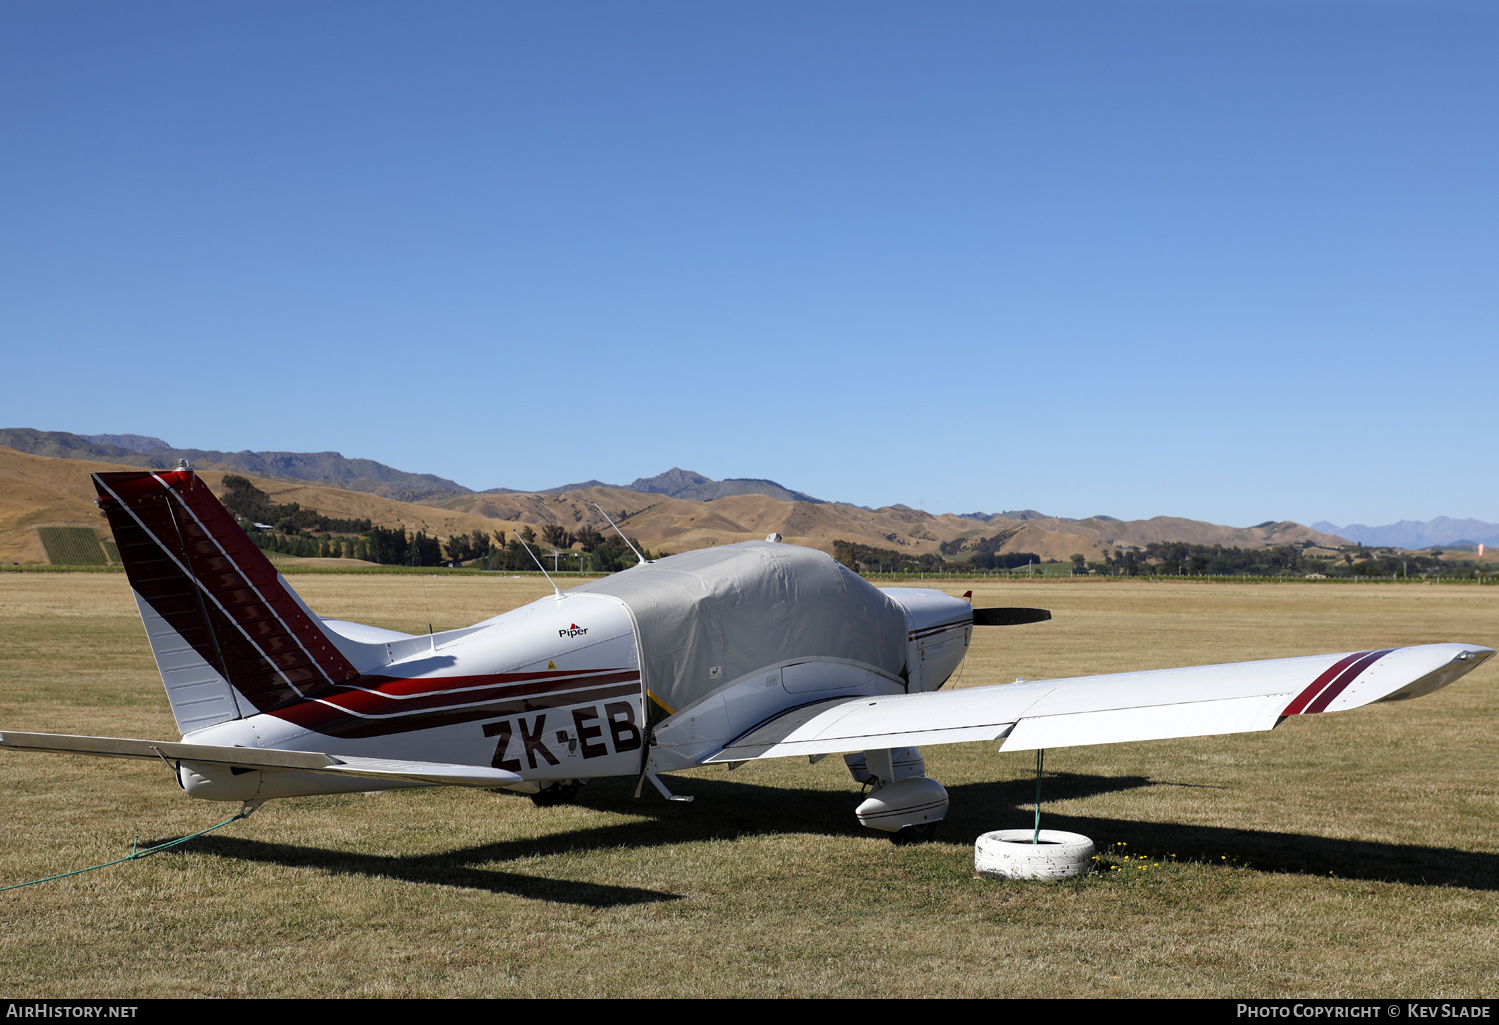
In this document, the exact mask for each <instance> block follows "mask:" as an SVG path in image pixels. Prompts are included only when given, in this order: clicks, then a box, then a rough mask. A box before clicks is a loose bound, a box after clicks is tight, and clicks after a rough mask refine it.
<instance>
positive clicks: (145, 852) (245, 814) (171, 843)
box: [0, 808, 254, 891]
mask: <svg viewBox="0 0 1499 1025" xmlns="http://www.w3.org/2000/svg"><path fill="white" fill-rule="evenodd" d="M250 811H254V809H253V808H252V809H250ZM249 817H250V812H249V811H241V812H240V813H239V814H238V815H232V816H230V817H229V818H227V819H225V820H224V821H223V822H220V823H218V824H217V825H213V826H209V827H208V828H207V829H200V830H199V831H198V832H196V833H190V834H188V835H187V836H179V837H178V838H177V839H175V840H168V841H167V842H166V843H159V844H157V845H156V846H155V847H143V848H140V849H136V846H135V841H133V840H132V841H131V842H130V847H131V851H130V853H129V854H128V855H126V856H125V857H123V858H118V859H116V860H114V861H106V862H105V863H104V864H102V865H90V866H89V867H88V868H78V869H74V870H73V871H71V872H62V873H59V874H58V875H55V876H47V877H46V878H45V879H33V880H31V882H29V883H11V884H10V885H9V886H0V891H3V890H14V889H18V888H19V887H22V886H35V885H36V884H37V883H50V882H51V881H52V880H54V879H66V878H67V877H68V876H76V875H79V874H81V873H84V872H92V871H94V870H95V869H97V868H108V867H109V866H111V865H119V864H123V863H124V862H127V861H139V860H140V859H141V858H149V857H150V856H151V855H153V854H160V853H161V852H162V851H164V850H167V849H169V848H172V847H178V846H180V845H182V844H185V843H187V842H188V841H189V840H194V839H196V838H198V837H200V836H202V835H203V834H204V833H212V832H213V831H214V830H215V829H223V828H224V827H225V826H227V825H229V823H231V822H236V821H238V820H239V819H247V818H249Z"/></svg>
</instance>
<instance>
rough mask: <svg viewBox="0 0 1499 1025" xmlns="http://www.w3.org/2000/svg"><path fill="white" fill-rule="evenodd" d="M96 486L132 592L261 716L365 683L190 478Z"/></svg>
mask: <svg viewBox="0 0 1499 1025" xmlns="http://www.w3.org/2000/svg"><path fill="white" fill-rule="evenodd" d="M93 477H94V487H95V489H96V490H97V491H98V492H99V505H100V506H101V507H102V508H103V509H104V512H105V515H106V516H108V518H109V525H110V528H111V529H112V530H113V531H114V535H115V542H116V544H117V545H118V546H119V550H120V559H121V561H122V562H123V563H124V564H125V572H126V575H127V576H128V577H129V578H130V586H131V587H132V588H133V589H134V590H135V592H136V593H137V594H139V595H140V596H141V598H142V600H144V601H145V602H146V603H147V604H149V605H150V606H151V607H152V608H153V609H155V610H156V612H157V613H159V614H160V615H161V616H162V618H164V619H165V620H166V621H167V622H168V623H169V624H171V626H172V628H173V629H174V630H176V631H177V632H178V633H179V634H180V635H181V636H182V638H183V639H184V640H185V641H187V642H188V643H189V644H191V645H192V647H193V649H194V650H195V651H196V652H197V653H198V655H199V656H200V657H201V658H202V659H203V660H204V661H205V662H207V663H208V664H209V665H210V666H213V667H214V668H215V669H216V670H218V671H219V672H220V673H221V674H222V675H223V676H224V678H225V679H227V680H228V681H229V682H230V683H231V684H233V685H234V687H235V688H236V689H237V690H238V691H239V692H240V693H241V694H243V695H245V696H246V697H247V698H249V700H250V701H251V703H252V704H254V705H255V707H256V709H258V710H259V711H262V712H270V711H274V710H277V709H281V708H285V707H287V706H288V705H291V704H294V703H296V702H297V701H300V700H302V699H304V698H307V697H313V696H316V695H318V694H321V693H325V692H327V691H329V690H331V689H332V688H333V687H334V686H335V685H336V684H339V683H347V682H349V681H351V680H353V679H355V678H356V677H357V676H358V675H359V674H358V672H357V671H356V670H355V669H354V667H353V666H352V665H351V664H350V663H349V661H348V660H347V659H346V658H344V656H343V654H342V653H341V652H339V651H338V649H337V648H335V647H334V646H333V643H332V642H331V641H330V640H329V639H328V636H327V635H326V634H325V633H324V632H323V630H322V627H321V625H319V624H318V623H316V622H315V621H314V620H313V619H312V618H311V617H309V616H308V615H307V613H305V612H303V611H302V608H301V606H300V605H298V604H297V601H296V599H295V598H293V597H292V595H291V593H290V592H289V591H288V590H287V589H286V587H285V586H284V585H283V584H282V582H281V580H280V577H279V575H278V574H277V573H276V569H275V567H274V566H272V565H271V562H270V560H269V559H267V558H266V557H265V555H264V553H262V552H261V551H260V549H258V548H256V547H255V545H254V544H253V543H252V542H251V541H250V539H249V537H248V536H246V534H245V532H244V531H243V530H241V529H240V527H239V524H237V523H236V522H235V521H234V517H233V516H231V515H230V514H229V511H228V510H227V509H225V508H224V507H223V505H222V504H220V502H219V500H218V499H217V498H215V497H214V496H213V493H212V492H211V491H209V490H208V487H207V485H205V484H204V483H203V482H202V481H200V480H199V479H198V477H197V475H196V474H194V473H193V472H192V471H191V470H177V471H170V472H169V471H157V472H155V473H152V472H150V471H146V472H140V471H126V472H119V473H96V474H94V475H93Z"/></svg>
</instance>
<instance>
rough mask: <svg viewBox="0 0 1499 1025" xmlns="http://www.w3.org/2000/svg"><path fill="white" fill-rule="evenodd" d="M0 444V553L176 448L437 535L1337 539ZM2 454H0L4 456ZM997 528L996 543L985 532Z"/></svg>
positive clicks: (331, 459) (1074, 544) (719, 491)
mask: <svg viewBox="0 0 1499 1025" xmlns="http://www.w3.org/2000/svg"><path fill="white" fill-rule="evenodd" d="M0 446H4V447H3V448H0V485H3V486H0V492H3V496H0V497H3V499H4V501H3V502H0V558H5V559H7V560H9V561H27V560H29V559H30V556H29V555H27V554H26V553H28V552H30V550H31V548H32V546H33V540H29V538H31V536H32V535H34V533H35V530H34V528H35V527H36V526H41V525H45V524H57V525H61V524H68V523H79V524H82V523H85V522H91V520H90V519H89V517H90V516H91V515H93V514H90V513H88V512H87V511H86V510H87V509H89V508H91V505H92V503H91V499H92V489H91V488H90V487H89V486H88V478H87V474H86V472H77V471H74V470H72V469H70V468H69V463H68V462H65V461H71V462H72V464H73V465H77V464H78V462H79V461H82V462H85V463H88V464H91V465H87V466H84V465H80V466H78V471H91V470H95V469H108V468H111V467H112V466H120V465H127V466H140V467H146V468H156V469H160V468H169V467H171V466H174V465H175V464H176V462H177V461H178V460H179V459H187V460H189V461H190V462H191V463H192V465H193V467H194V468H195V469H196V470H198V471H199V472H200V473H202V474H203V476H204V479H205V480H207V481H208V482H209V483H210V486H213V487H218V486H220V485H221V480H222V476H223V474H224V473H228V472H232V473H240V474H244V475H246V476H249V477H254V478H257V479H258V481H257V486H259V487H262V488H263V489H264V490H266V491H267V492H268V493H269V494H271V495H272V497H273V499H274V500H275V501H276V502H282V503H284V502H293V501H295V502H299V503H301V505H302V506H304V507H306V508H312V509H316V510H318V511H319V512H322V513H324V514H325V515H329V516H335V517H341V518H365V517H367V518H369V519H371V520H372V521H373V522H375V523H377V524H379V525H382V526H395V525H397V524H401V525H404V526H406V527H408V528H411V529H424V530H427V531H428V532H429V533H435V534H437V535H439V536H443V537H446V536H451V534H452V533H454V532H463V533H467V532H469V531H472V530H476V529H477V530H483V531H485V532H486V533H487V532H489V531H490V530H493V529H504V530H518V529H521V528H522V527H524V526H526V525H533V526H536V527H541V526H545V525H546V524H549V523H556V524H560V525H562V526H563V527H565V528H566V529H567V530H570V531H574V530H577V529H580V528H581V527H584V526H590V527H593V528H594V529H598V530H607V529H608V525H607V523H606V521H605V520H604V519H603V517H602V515H601V514H600V513H599V511H598V509H597V508H595V504H594V503H597V504H598V505H599V506H602V507H603V508H604V509H607V510H609V514H610V516H612V517H613V518H614V519H615V520H616V521H619V522H623V523H624V524H625V529H626V530H628V531H629V532H630V533H631V535H632V536H634V537H638V538H639V539H640V541H641V542H642V543H644V544H646V545H647V546H649V547H651V548H653V549H661V548H665V549H667V550H670V551H686V550H690V549H693V548H700V547H703V546H705V545H712V544H727V543H732V542H734V541H740V540H747V539H750V538H763V537H765V536H766V535H767V534H769V533H771V532H772V531H774V532H777V533H780V534H781V535H783V536H784V537H785V538H786V540H788V541H792V542H795V543H800V544H807V545H811V546H814V547H819V548H822V549H823V550H825V551H831V550H832V547H833V541H834V540H835V539H838V540H844V541H848V542H852V543H855V544H860V545H866V546H869V547H872V548H881V549H891V550H897V551H904V552H907V553H909V554H913V555H919V554H925V553H928V552H932V553H935V552H936V551H937V550H938V549H939V547H943V546H945V550H946V551H947V552H948V553H950V554H958V553H961V552H964V551H969V550H973V549H977V548H978V547H979V546H980V545H984V544H986V543H988V545H989V547H988V548H986V549H984V550H994V546H995V545H997V544H1001V543H1002V545H1003V550H1005V551H1012V550H1013V551H1023V552H1033V553H1036V554H1037V555H1039V556H1040V557H1042V558H1043V559H1066V558H1067V557H1068V556H1070V555H1072V554H1076V553H1082V554H1084V555H1085V556H1086V557H1088V558H1089V559H1097V558H1101V557H1102V555H1103V553H1105V552H1108V551H1118V550H1120V549H1125V548H1139V547H1144V546H1145V545H1148V544H1151V543H1153V542H1164V541H1172V542H1186V543H1189V544H1203V545H1214V544H1219V545H1223V546H1225V547H1253V548H1258V547H1264V546H1267V545H1275V544H1305V545H1315V546H1319V547H1325V548H1331V547H1336V546H1338V545H1340V544H1342V543H1343V541H1342V540H1341V538H1340V537H1337V536H1332V535H1331V534H1330V533H1328V532H1323V531H1318V530H1315V529H1312V528H1309V527H1305V526H1302V525H1299V524H1296V523H1291V522H1289V521H1285V522H1281V521H1266V522H1264V523H1260V524H1256V525H1255V526H1253V527H1225V526H1219V525H1216V524H1211V523H1204V522H1201V521H1196V520H1187V519H1182V518H1179V517H1166V516H1158V517H1155V518H1154V519H1150V520H1136V521H1121V520H1118V519H1115V518H1114V517H1110V516H1101V515H1100V516H1092V517H1087V518H1085V519H1069V518H1066V517H1056V516H1048V515H1046V514H1044V513H1041V512H1037V511H1036V510H1034V509H1023V510H1011V511H1006V512H1000V513H982V512H972V513H964V514H961V515H954V514H948V513H944V514H932V513H928V512H924V511H922V510H919V509H912V508H910V507H908V506H904V505H892V506H886V507H884V508H881V509H868V508H864V507H860V506H854V505H849V504H846V503H839V502H829V501H826V500H823V499H819V498H815V497H813V496H811V495H808V494H805V493H803V492H799V491H794V490H792V489H789V488H786V487H784V486H782V485H781V484H778V483H776V482H775V481H770V480H764V479H757V478H736V479H729V480H723V481H715V480H712V479H711V478H708V477H706V476H704V475H702V474H699V473H694V472H693V471H690V470H683V469H680V468H677V467H673V468H672V469H670V470H668V471H666V472H665V473H662V474H658V475H657V476H655V477H642V478H637V479H636V480H635V481H633V482H632V483H630V484H628V485H623V486H620V485H610V484H606V483H604V482H602V481H596V480H594V481H587V482H583V483H581V484H572V485H562V486H558V487H554V488H547V489H544V490H542V491H534V492H524V491H517V490H514V489H508V488H493V489H490V490H488V491H483V492H476V491H473V490H472V489H469V488H466V487H463V486H462V485H460V484H457V483H456V482H454V481H450V480H446V479H445V478H441V477H437V476H434V475H431V474H418V473H410V472H407V471H402V470H396V469H393V468H392V467H389V466H385V465H384V464H381V463H377V462H375V461H373V460H368V459H348V458H346V457H344V456H343V455H341V454H339V453H337V452H320V453H296V452H249V451H245V452H232V453H230V452H220V451H215V450H207V449H185V448H175V447H173V446H171V445H169V444H168V443H167V442H165V441H164V440H162V439H160V438H152V437H146V436H143V435H131V434H114V435H91V436H83V435H77V434H69V433H66V432H60V431H37V430H31V429H25V428H11V429H6V430H0ZM7 451H9V452H10V453H11V454H10V456H5V455H4V454H5V452H7ZM361 495H362V496H364V497H360V496H361ZM95 518H96V517H95ZM1001 533H1003V534H1004V538H1003V539H1002V541H1000V540H996V537H997V535H999V534H1001ZM38 554H39V550H38ZM18 556H24V558H22V559H18V558H17V557H18ZM960 557H961V555H960Z"/></svg>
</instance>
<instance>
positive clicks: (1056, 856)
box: [973, 829, 1096, 879]
mask: <svg viewBox="0 0 1499 1025" xmlns="http://www.w3.org/2000/svg"><path fill="white" fill-rule="evenodd" d="M1033 839H1039V840H1040V841H1041V842H1040V843H1032V842H1031V841H1032V840H1033ZM1095 850H1096V848H1095V847H1094V846H1093V841H1092V840H1090V839H1088V838H1087V837H1086V836H1083V835H1082V834H1081V833H1064V832H1063V831H1062V830H1060V829H1043V830H1041V831H1040V834H1039V837H1038V835H1037V832H1036V831H1035V830H1034V829H999V830H995V831H994V832H992V833H985V834H984V835H983V836H981V837H979V838H978V842H977V843H975V844H974V845H973V867H974V869H975V870H976V871H977V872H978V874H979V875H981V876H984V877H985V878H988V879H1066V878H1068V877H1070V876H1075V875H1081V874H1082V873H1084V872H1086V871H1088V869H1089V868H1091V867H1092V865H1093V854H1094V851H1095Z"/></svg>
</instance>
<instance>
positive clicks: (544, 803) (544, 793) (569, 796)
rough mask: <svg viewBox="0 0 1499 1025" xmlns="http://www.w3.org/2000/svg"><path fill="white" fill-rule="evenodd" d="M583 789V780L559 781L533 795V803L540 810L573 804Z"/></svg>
mask: <svg viewBox="0 0 1499 1025" xmlns="http://www.w3.org/2000/svg"><path fill="white" fill-rule="evenodd" d="M581 789H583V781H582V780H581V779H559V780H558V781H557V782H555V783H553V784H551V785H550V786H548V787H546V788H545V789H542V790H538V791H537V792H536V793H534V794H531V795H530V796H531V803H532V804H534V805H536V807H538V808H552V807H555V806H557V805H559V804H572V803H573V802H574V801H576V800H577V799H578V791H579V790H581Z"/></svg>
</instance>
